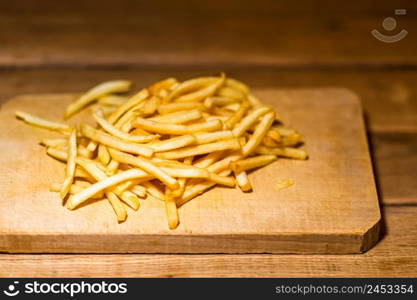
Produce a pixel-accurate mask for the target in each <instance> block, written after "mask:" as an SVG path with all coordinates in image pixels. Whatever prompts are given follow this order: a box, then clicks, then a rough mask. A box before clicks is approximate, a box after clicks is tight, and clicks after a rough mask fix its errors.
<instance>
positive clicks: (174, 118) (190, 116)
mask: <svg viewBox="0 0 417 300" xmlns="http://www.w3.org/2000/svg"><path fill="white" fill-rule="evenodd" d="M202 117H203V114H202V113H201V111H200V110H198V109H192V110H186V111H176V112H173V113H169V114H165V115H162V116H158V117H153V118H150V119H148V120H151V121H155V122H160V123H169V124H184V123H187V122H190V121H195V120H199V119H201V118H202Z"/></svg>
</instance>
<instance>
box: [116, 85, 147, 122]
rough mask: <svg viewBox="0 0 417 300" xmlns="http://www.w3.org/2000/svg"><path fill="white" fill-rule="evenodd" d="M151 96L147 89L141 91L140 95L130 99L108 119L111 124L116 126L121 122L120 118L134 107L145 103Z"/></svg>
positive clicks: (137, 94)
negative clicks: (118, 121)
mask: <svg viewBox="0 0 417 300" xmlns="http://www.w3.org/2000/svg"><path fill="white" fill-rule="evenodd" d="M148 96H149V92H148V90H147V89H143V90H141V91H139V92H138V93H136V94H134V95H133V96H132V97H130V98H129V99H128V100H127V101H126V102H124V103H123V104H122V105H120V106H119V107H118V108H117V110H116V111H115V112H114V113H112V114H111V115H110V117H109V118H108V121H109V123H110V124H114V123H116V122H117V120H119V118H120V117H121V116H122V115H123V114H125V113H126V112H127V111H128V110H130V109H131V108H132V107H134V106H136V105H138V104H139V103H141V102H143V101H145V99H146V98H147V97H148Z"/></svg>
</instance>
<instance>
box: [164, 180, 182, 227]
mask: <svg viewBox="0 0 417 300" xmlns="http://www.w3.org/2000/svg"><path fill="white" fill-rule="evenodd" d="M165 210H166V214H167V219H168V227H169V229H175V228H177V226H178V223H179V216H178V209H177V204H176V203H175V197H174V196H173V194H172V191H171V190H170V189H169V188H168V187H166V188H165Z"/></svg>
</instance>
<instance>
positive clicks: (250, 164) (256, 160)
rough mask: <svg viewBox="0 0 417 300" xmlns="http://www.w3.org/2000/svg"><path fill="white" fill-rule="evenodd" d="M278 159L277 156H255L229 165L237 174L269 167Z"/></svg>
mask: <svg viewBox="0 0 417 300" xmlns="http://www.w3.org/2000/svg"><path fill="white" fill-rule="evenodd" d="M276 159H277V157H276V156H275V155H260V156H254V157H250V158H246V159H242V160H237V161H232V162H230V164H229V168H230V169H231V170H232V171H233V172H236V173H240V172H242V171H247V170H251V169H255V168H259V167H262V166H265V165H268V164H270V163H272V162H273V161H275V160H276Z"/></svg>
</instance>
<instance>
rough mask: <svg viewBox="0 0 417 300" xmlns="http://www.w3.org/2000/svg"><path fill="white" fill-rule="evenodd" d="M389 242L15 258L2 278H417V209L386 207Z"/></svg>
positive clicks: (3, 265)
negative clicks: (320, 251)
mask: <svg viewBox="0 0 417 300" xmlns="http://www.w3.org/2000/svg"><path fill="white" fill-rule="evenodd" d="M384 221H385V224H386V227H387V228H388V230H387V234H386V236H385V237H384V238H383V239H382V240H381V241H380V242H379V243H378V244H377V245H376V246H375V247H374V248H372V249H371V250H369V251H368V252H367V253H365V254H357V255H273V254H244V255H230V254H229V255H225V254H223V255H221V254H216V255H162V254H159V255H149V254H148V255H146V254H142V255H140V254H139V255H138V254H130V255H120V254H119V255H117V254H113V255H27V254H24V255H23V254H20V255H10V254H0V276H2V277H6V276H7V277H60V276H65V277H414V276H415V274H416V272H417V258H416V256H415V253H416V251H417V207H385V208H384Z"/></svg>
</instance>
